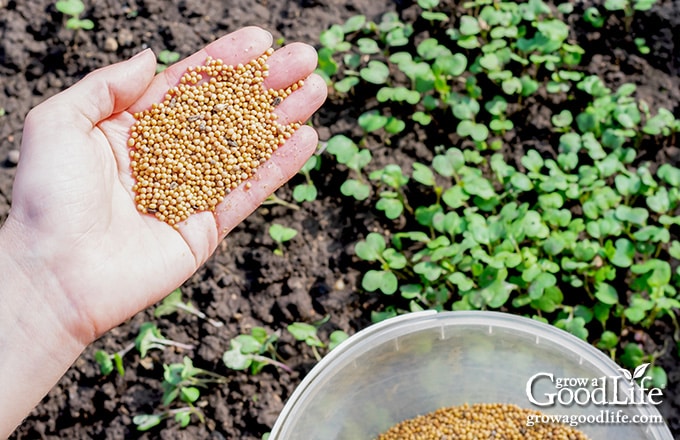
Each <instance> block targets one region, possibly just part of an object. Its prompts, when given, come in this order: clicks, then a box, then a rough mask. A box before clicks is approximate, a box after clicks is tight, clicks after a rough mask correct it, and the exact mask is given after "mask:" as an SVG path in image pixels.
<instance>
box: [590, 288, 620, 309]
mask: <svg viewBox="0 0 680 440" xmlns="http://www.w3.org/2000/svg"><path fill="white" fill-rule="evenodd" d="M595 298H597V299H598V300H600V301H601V302H602V303H604V304H610V305H613V304H616V303H618V302H619V294H618V293H617V292H616V289H614V287H613V286H612V285H611V284H607V283H599V284H598V286H597V291H596V292H595Z"/></svg>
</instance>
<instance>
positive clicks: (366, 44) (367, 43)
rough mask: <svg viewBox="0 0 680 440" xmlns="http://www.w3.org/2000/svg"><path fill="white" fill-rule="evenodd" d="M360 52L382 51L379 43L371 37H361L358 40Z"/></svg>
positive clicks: (372, 52)
mask: <svg viewBox="0 0 680 440" xmlns="http://www.w3.org/2000/svg"><path fill="white" fill-rule="evenodd" d="M357 46H358V48H359V52H361V53H364V54H374V53H378V52H380V47H379V46H378V43H377V42H376V41H375V40H373V39H371V38H359V39H358V40H357Z"/></svg>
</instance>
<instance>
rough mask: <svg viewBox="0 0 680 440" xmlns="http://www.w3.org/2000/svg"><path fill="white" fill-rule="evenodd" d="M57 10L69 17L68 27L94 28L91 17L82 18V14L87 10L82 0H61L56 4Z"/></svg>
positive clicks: (75, 28) (74, 28)
mask: <svg viewBox="0 0 680 440" xmlns="http://www.w3.org/2000/svg"><path fill="white" fill-rule="evenodd" d="M54 6H55V7H56V8H57V11H59V12H61V13H62V14H64V15H65V16H67V17H69V18H68V19H67V20H66V28H67V29H73V30H78V29H83V30H91V29H94V22H93V21H92V20H89V19H81V18H80V14H82V13H83V12H84V11H85V5H84V4H83V2H82V1H80V0H60V1H58V2H56V3H55V4H54Z"/></svg>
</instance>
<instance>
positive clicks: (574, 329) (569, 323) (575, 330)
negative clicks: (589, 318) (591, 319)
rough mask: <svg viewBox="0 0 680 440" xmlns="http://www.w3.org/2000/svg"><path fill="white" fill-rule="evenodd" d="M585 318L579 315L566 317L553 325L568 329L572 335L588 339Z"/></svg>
mask: <svg viewBox="0 0 680 440" xmlns="http://www.w3.org/2000/svg"><path fill="white" fill-rule="evenodd" d="M585 324H586V322H585V320H584V319H583V318H581V317H573V318H567V319H560V320H558V321H557V322H556V323H555V326H557V327H559V328H561V329H563V330H566V331H568V332H569V333H571V334H573V335H574V336H576V337H578V338H581V339H583V340H587V339H588V329H586V327H585Z"/></svg>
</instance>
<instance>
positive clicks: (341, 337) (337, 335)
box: [328, 330, 349, 350]
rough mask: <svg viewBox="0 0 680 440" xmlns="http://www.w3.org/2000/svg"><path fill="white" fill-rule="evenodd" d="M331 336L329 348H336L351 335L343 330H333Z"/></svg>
mask: <svg viewBox="0 0 680 440" xmlns="http://www.w3.org/2000/svg"><path fill="white" fill-rule="evenodd" d="M328 338H329V343H328V349H329V350H334V349H335V348H336V347H337V346H338V345H340V344H341V343H342V342H344V341H345V340H347V338H349V335H348V334H347V333H345V332H344V331H342V330H335V331H333V332H332V333H331V334H330V336H329V337H328Z"/></svg>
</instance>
